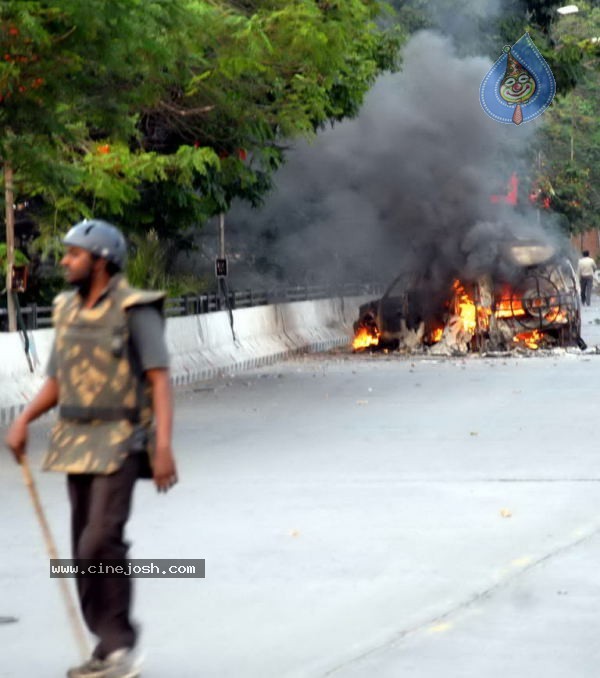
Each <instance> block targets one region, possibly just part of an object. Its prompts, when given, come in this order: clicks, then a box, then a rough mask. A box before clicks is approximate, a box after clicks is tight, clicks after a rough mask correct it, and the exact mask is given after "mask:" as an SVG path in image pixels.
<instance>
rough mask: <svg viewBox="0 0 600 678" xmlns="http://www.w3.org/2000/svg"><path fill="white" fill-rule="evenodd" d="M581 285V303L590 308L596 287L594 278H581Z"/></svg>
mask: <svg viewBox="0 0 600 678" xmlns="http://www.w3.org/2000/svg"><path fill="white" fill-rule="evenodd" d="M579 282H580V284H581V301H582V302H583V303H584V304H585V305H586V306H589V305H590V304H591V303H592V287H593V286H594V278H593V277H592V276H585V277H583V276H581V278H579Z"/></svg>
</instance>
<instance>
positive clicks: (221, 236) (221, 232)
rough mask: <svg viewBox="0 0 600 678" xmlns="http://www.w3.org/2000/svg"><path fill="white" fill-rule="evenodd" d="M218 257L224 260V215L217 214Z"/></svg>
mask: <svg viewBox="0 0 600 678" xmlns="http://www.w3.org/2000/svg"><path fill="white" fill-rule="evenodd" d="M219 257H221V259H225V214H224V213H223V212H221V214H219Z"/></svg>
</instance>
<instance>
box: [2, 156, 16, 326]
mask: <svg viewBox="0 0 600 678" xmlns="http://www.w3.org/2000/svg"><path fill="white" fill-rule="evenodd" d="M4 200H5V203H6V308H7V310H8V331H9V332H16V331H17V314H16V309H15V302H14V300H13V296H12V273H13V266H14V263H15V211H14V207H13V205H14V202H15V196H14V186H13V169H12V165H11V164H10V162H9V161H8V160H6V161H5V162H4Z"/></svg>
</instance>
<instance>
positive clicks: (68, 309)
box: [43, 275, 165, 474]
mask: <svg viewBox="0 0 600 678" xmlns="http://www.w3.org/2000/svg"><path fill="white" fill-rule="evenodd" d="M164 296H165V295H164V293H162V292H149V291H144V290H137V289H134V288H132V287H129V285H128V284H127V282H126V280H125V278H123V276H121V275H118V276H114V277H113V278H112V279H111V281H110V283H109V286H108V290H107V292H106V294H105V296H103V297H102V298H101V299H100V301H99V302H98V303H97V304H96V306H94V308H91V309H86V308H83V307H82V304H81V297H80V296H79V294H78V293H77V292H64V293H63V294H60V295H58V297H56V299H55V300H54V308H53V313H52V321H53V324H54V328H55V351H56V368H57V371H56V379H57V380H58V385H59V401H58V406H59V413H58V420H57V422H56V424H55V425H54V427H53V429H52V432H51V436H50V446H49V449H48V453H47V454H46V457H45V459H44V463H43V468H44V470H52V471H64V472H67V473H100V474H109V473H113V472H114V471H116V470H118V469H119V468H120V466H121V464H122V463H123V461H124V460H125V458H126V457H127V454H128V453H129V450H130V449H131V447H132V442H133V439H134V436H135V438H138V437H139V435H140V433H142V434H145V435H144V436H143V437H145V441H144V442H145V444H144V447H145V448H146V450H147V452H148V454H149V455H150V461H151V460H152V458H153V453H154V446H153V435H152V403H151V393H150V387H149V384H148V383H147V382H146V380H145V379H144V378H143V376H142V370H141V368H138V369H137V370H136V369H135V366H134V365H133V356H132V355H131V350H130V344H129V329H128V324H127V310H128V309H130V308H132V307H133V306H139V305H145V304H154V305H156V306H157V307H158V308H159V309H160V310H161V311H162V305H163V302H164Z"/></svg>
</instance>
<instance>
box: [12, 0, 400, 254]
mask: <svg viewBox="0 0 600 678" xmlns="http://www.w3.org/2000/svg"><path fill="white" fill-rule="evenodd" d="M380 11H381V5H380V3H379V2H376V1H375V0H344V2H338V1H333V0H318V1H315V0H254V1H250V2H241V1H234V0H230V1H228V2H227V1H224V0H223V1H220V0H207V1H201V0H86V2H81V1H80V0H62V1H60V2H59V1H58V0H54V1H46V2H40V1H23V0H7V1H5V2H3V3H2V5H0V18H1V20H2V32H1V33H0V40H1V42H2V50H1V52H2V54H3V55H4V59H3V60H2V61H1V62H0V97H1V100H0V103H1V104H2V106H1V108H0V157H1V158H2V161H3V162H4V163H5V165H6V164H9V165H10V167H11V168H12V169H13V170H14V179H15V191H16V198H15V199H22V198H31V197H32V196H37V197H38V202H37V205H41V207H38V208H37V214H36V217H37V218H38V220H39V222H40V224H41V225H42V227H43V232H44V236H45V237H44V238H42V243H43V244H44V245H46V246H47V245H49V244H51V243H52V242H53V240H52V237H48V236H53V235H54V234H55V233H56V232H57V230H63V228H64V225H65V224H66V223H68V222H72V221H73V220H74V219H78V218H80V217H81V216H82V215H90V214H92V213H93V214H96V215H101V216H104V217H106V218H118V220H119V221H120V222H121V223H125V224H126V225H127V224H134V225H135V226H136V228H137V230H138V231H140V233H143V232H144V231H146V230H148V229H150V228H155V229H156V231H157V233H158V236H159V237H160V238H174V237H177V238H179V239H180V241H182V242H185V240H182V238H184V237H185V235H186V232H187V231H188V230H189V229H190V228H195V227H197V226H198V224H201V223H202V221H203V220H205V219H206V218H208V217H210V216H212V215H214V214H217V213H219V212H221V211H224V210H226V209H227V208H228V206H229V204H230V203H231V201H232V200H233V198H235V197H241V198H243V199H245V200H248V201H250V202H251V203H252V204H258V203H259V202H260V200H261V199H262V196H263V195H264V194H265V192H266V191H268V190H269V188H270V185H271V176H272V174H273V172H274V171H275V170H276V168H277V167H278V166H279V165H280V164H281V163H282V162H283V160H284V156H285V149H286V145H287V144H288V143H289V140H290V139H291V138H293V137H295V136H297V135H311V134H314V133H315V132H316V131H317V130H318V129H319V128H320V127H321V126H323V125H325V124H328V123H333V122H335V121H338V120H341V119H343V118H344V117H347V116H351V115H355V114H356V113H357V111H358V109H359V107H360V104H361V102H362V100H363V97H364V95H365V93H366V92H367V90H368V89H369V87H370V86H371V84H372V83H373V81H374V79H375V78H376V76H377V74H378V73H380V72H381V71H382V70H383V69H386V68H394V67H395V66H396V58H397V52H398V45H399V42H400V38H401V35H400V32H399V31H398V30H397V29H396V28H394V29H389V28H384V27H382V26H381V25H379V24H378V23H377V18H378V16H379V13H380ZM174 217H175V218H174Z"/></svg>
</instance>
